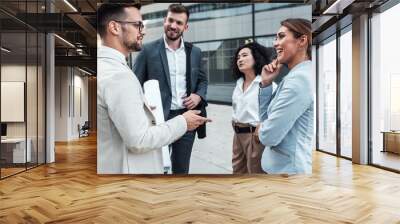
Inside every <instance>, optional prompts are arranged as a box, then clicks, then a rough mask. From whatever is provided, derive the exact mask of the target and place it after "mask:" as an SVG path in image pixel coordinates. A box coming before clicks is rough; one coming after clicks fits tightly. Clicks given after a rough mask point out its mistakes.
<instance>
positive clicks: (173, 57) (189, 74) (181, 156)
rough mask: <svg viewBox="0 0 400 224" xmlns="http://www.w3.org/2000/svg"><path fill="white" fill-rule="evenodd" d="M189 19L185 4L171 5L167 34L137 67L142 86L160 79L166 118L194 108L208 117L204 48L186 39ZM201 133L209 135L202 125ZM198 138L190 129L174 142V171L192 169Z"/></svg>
mask: <svg viewBox="0 0 400 224" xmlns="http://www.w3.org/2000/svg"><path fill="white" fill-rule="evenodd" d="M188 19H189V11H188V9H187V8H186V7H185V6H183V5H181V4H172V5H170V6H169V7H168V13H167V16H166V17H165V18H164V34H163V37H161V38H160V39H158V40H155V41H153V42H150V43H148V44H145V45H144V46H143V49H142V51H141V52H140V53H139V55H138V56H137V58H136V60H135V62H134V66H133V71H134V73H135V74H136V76H137V77H138V79H139V81H140V83H141V84H142V85H143V83H144V82H146V81H147V80H150V79H156V80H158V81H159V85H160V92H161V100H162V104H163V111H164V117H165V120H168V119H171V118H173V117H175V116H178V115H180V114H182V113H184V112H185V111H187V110H192V109H196V110H201V111H202V114H201V115H202V116H206V112H205V107H206V106H207V101H206V94H207V86H208V81H207V77H206V74H205V72H204V71H203V70H202V68H201V51H200V49H199V48H198V47H195V46H193V45H192V44H191V43H188V42H184V40H183V33H184V32H185V31H186V30H187V29H188ZM197 133H198V137H199V138H203V137H205V126H204V125H203V126H200V128H198V129H197ZM194 139H195V131H188V132H186V133H185V134H184V135H183V136H182V137H181V138H180V139H178V140H177V141H175V142H174V143H172V145H171V146H172V147H171V150H172V151H171V162H172V172H173V173H174V174H187V173H188V172H189V164H190V156H191V153H192V147H193V142H194Z"/></svg>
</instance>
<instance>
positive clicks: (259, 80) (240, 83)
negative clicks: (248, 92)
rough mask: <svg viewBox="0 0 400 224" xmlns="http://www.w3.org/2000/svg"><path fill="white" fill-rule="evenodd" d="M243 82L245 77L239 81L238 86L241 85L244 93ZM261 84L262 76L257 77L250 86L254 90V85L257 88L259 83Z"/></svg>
mask: <svg viewBox="0 0 400 224" xmlns="http://www.w3.org/2000/svg"><path fill="white" fill-rule="evenodd" d="M243 82H244V78H243V77H241V78H240V79H239V80H238V85H239V88H240V90H241V91H242V92H243ZM260 82H261V75H256V77H255V78H254V79H253V81H252V82H251V84H250V86H249V87H250V88H252V86H253V85H256V86H259V83H260Z"/></svg>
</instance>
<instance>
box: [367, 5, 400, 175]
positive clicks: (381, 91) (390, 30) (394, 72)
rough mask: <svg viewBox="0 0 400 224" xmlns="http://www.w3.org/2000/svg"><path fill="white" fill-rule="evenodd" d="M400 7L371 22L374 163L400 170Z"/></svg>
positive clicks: (376, 17)
mask: <svg viewBox="0 0 400 224" xmlns="http://www.w3.org/2000/svg"><path fill="white" fill-rule="evenodd" d="M398 21H400V4H397V5H395V6H394V7H392V8H390V9H388V10H386V11H384V12H382V13H380V14H375V15H374V16H373V17H372V18H371V31H372V32H371V33H372V37H371V41H372V48H371V67H372V71H371V80H370V81H371V99H370V100H371V101H370V104H371V106H370V108H371V115H370V116H371V122H372V124H371V125H370V128H371V138H372V139H371V140H372V155H371V157H372V163H373V164H375V165H379V166H383V167H387V168H390V169H395V170H400V100H399V96H400V67H399V61H398V53H399V52H400V44H398V30H397V29H395V27H398Z"/></svg>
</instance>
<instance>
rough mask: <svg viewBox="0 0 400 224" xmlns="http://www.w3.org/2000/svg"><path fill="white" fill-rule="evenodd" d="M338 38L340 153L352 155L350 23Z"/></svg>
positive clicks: (346, 155)
mask: <svg viewBox="0 0 400 224" xmlns="http://www.w3.org/2000/svg"><path fill="white" fill-rule="evenodd" d="M339 40H340V50H339V52H340V154H341V156H344V157H347V158H351V157H352V148H351V144H352V137H351V136H352V96H353V94H352V74H353V71H352V50H351V48H352V33H351V25H350V26H348V27H346V28H345V29H344V30H342V31H341V36H340V38H339Z"/></svg>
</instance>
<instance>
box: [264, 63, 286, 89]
mask: <svg viewBox="0 0 400 224" xmlns="http://www.w3.org/2000/svg"><path fill="white" fill-rule="evenodd" d="M282 66H283V65H282V64H279V62H278V59H275V60H273V61H272V63H271V64H268V65H264V67H263V68H262V71H261V86H262V87H266V86H269V85H271V84H272V82H273V81H274V79H275V78H276V77H277V76H278V75H279V72H280V70H281V68H282Z"/></svg>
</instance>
